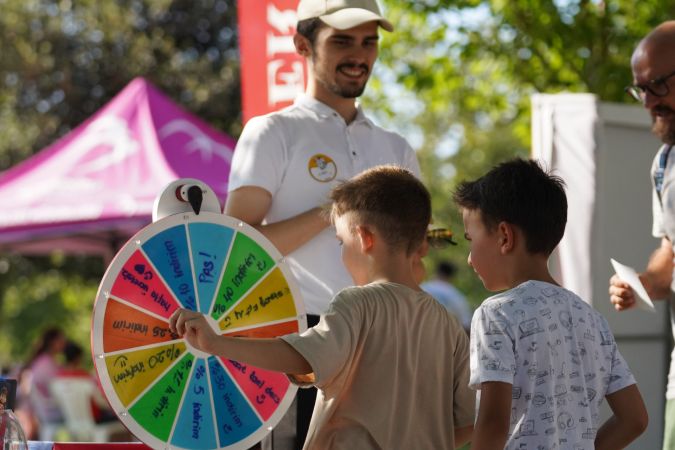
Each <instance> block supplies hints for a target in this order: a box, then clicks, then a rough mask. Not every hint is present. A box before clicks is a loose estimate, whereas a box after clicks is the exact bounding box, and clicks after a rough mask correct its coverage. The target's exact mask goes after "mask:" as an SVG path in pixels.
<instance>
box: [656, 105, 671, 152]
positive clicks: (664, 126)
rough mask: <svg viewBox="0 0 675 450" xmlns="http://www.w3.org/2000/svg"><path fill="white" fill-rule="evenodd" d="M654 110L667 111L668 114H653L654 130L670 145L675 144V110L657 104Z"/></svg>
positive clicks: (662, 140)
mask: <svg viewBox="0 0 675 450" xmlns="http://www.w3.org/2000/svg"><path fill="white" fill-rule="evenodd" d="M653 112H657V113H658V112H661V113H666V115H661V116H658V115H657V116H652V118H653V119H652V120H653V126H652V132H653V133H654V134H655V135H656V136H658V137H659V139H661V142H663V143H664V144H668V145H675V111H673V110H672V109H670V108H668V107H667V106H662V105H659V106H656V107H655V108H654V111H653Z"/></svg>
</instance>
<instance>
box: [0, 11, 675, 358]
mask: <svg viewBox="0 0 675 450" xmlns="http://www.w3.org/2000/svg"><path fill="white" fill-rule="evenodd" d="M381 1H382V2H383V3H384V6H385V8H386V10H387V15H388V16H389V17H390V18H391V20H392V22H394V24H395V25H396V28H397V29H396V31H395V32H394V33H391V34H389V33H383V39H382V50H381V62H380V63H379V64H378V68H377V73H376V77H375V78H374V79H373V80H372V81H371V83H370V85H369V88H368V89H367V90H366V92H367V97H366V98H365V99H364V103H365V105H366V107H367V109H368V111H369V112H373V113H374V114H375V115H376V116H377V118H378V119H379V121H380V122H382V123H384V124H385V125H386V126H387V127H389V128H395V129H397V130H399V131H400V132H402V133H403V134H405V135H406V136H407V137H408V138H409V139H410V140H411V142H412V143H413V144H414V145H415V147H418V148H419V152H418V154H419V158H420V163H421V166H422V173H423V177H424V179H425V182H426V183H427V185H428V186H429V188H430V190H431V192H432V196H433V204H434V210H435V214H434V216H435V221H436V224H438V225H445V226H448V225H449V226H451V228H452V229H453V230H454V231H455V232H456V234H457V235H458V236H457V237H456V240H457V241H458V242H459V246H457V247H451V248H450V249H445V250H440V251H439V250H433V251H432V254H431V256H432V260H437V259H440V257H441V256H449V257H450V258H451V259H453V260H455V262H457V263H458V265H459V266H460V267H463V268H464V270H463V272H462V273H461V274H460V278H459V280H458V283H457V284H458V285H459V287H460V288H461V289H462V290H463V291H465V292H467V293H468V294H469V296H470V298H471V300H472V302H473V303H474V304H477V303H478V302H480V301H481V300H482V299H483V298H484V297H485V295H486V294H487V293H485V291H484V290H483V289H482V287H481V284H480V281H479V280H478V279H477V278H476V277H475V275H474V274H472V273H471V270H470V269H469V268H468V267H467V266H466V264H465V259H466V255H467V248H466V243H465V242H464V241H463V239H462V238H461V235H462V224H461V220H460V218H459V216H458V214H457V211H456V210H455V208H454V207H453V205H452V203H451V200H450V193H451V191H452V190H453V189H454V187H455V185H456V183H457V182H458V181H459V180H462V179H470V178H475V177H477V176H479V175H480V174H482V173H483V172H485V170H486V169H487V168H488V167H490V166H492V165H493V164H495V163H497V162H499V161H501V160H504V159H506V158H509V157H512V156H515V155H521V156H526V155H528V153H529V146H530V137H529V133H530V132H529V123H530V100H529V98H530V95H531V94H533V93H536V92H542V93H556V92H561V91H569V92H592V93H595V94H597V95H598V96H599V98H600V99H602V100H607V101H624V100H626V99H625V97H624V94H623V90H622V89H623V86H624V85H626V84H627V83H628V82H629V80H630V72H629V70H628V64H629V57H630V54H631V52H632V49H633V47H634V45H635V43H636V42H637V41H638V40H639V39H640V38H641V37H642V36H643V35H644V34H646V33H647V32H648V31H649V29H651V28H652V27H653V26H654V25H656V24H658V23H660V22H661V21H663V20H666V19H668V18H671V17H674V16H675V14H674V13H675V3H673V2H672V1H665V0H639V1H638V0H605V1H601V0H591V1H589V0H556V1H553V0H406V1H402V0H381ZM0 39H1V40H2V43H3V45H2V46H0V170H2V169H5V168H8V167H10V166H12V165H13V164H16V163H17V162H19V161H21V160H23V159H25V158H26V157H28V156H29V155H31V154H33V153H35V152H36V151H38V150H40V149H41V148H44V147H45V146H46V145H48V144H50V143H52V142H54V141H55V140H56V139H57V138H59V137H60V136H63V135H64V134H66V133H67V132H68V131H70V130H72V129H73V128H74V127H76V126H77V125H78V124H80V123H81V122H82V121H83V120H85V119H86V118H88V117H89V116H90V115H91V114H92V113H93V112H95V111H96V110H97V109H98V108H99V107H101V106H102V105H104V104H105V103H106V102H107V101H109V100H110V99H111V98H112V97H113V96H114V95H115V94H116V93H117V92H119V91H120V89H122V88H123V87H124V86H125V85H126V84H127V83H128V82H129V81H130V80H131V79H133V78H134V77H136V76H145V77H146V78H148V79H149V80H150V81H151V82H153V83H154V84H155V85H156V86H158V87H159V88H160V89H161V90H163V91H164V92H165V93H167V94H168V95H169V96H171V97H173V99H174V100H175V101H177V102H178V103H179V104H181V105H183V106H184V107H186V108H187V109H189V110H191V111H192V112H194V113H196V114H197V115H199V116H200V117H202V118H203V119H205V120H206V121H208V122H210V123H211V124H212V125H214V126H216V127H218V128H219V129H221V130H224V131H226V132H229V133H230V134H231V135H232V136H235V137H236V136H238V135H239V132H240V130H241V117H240V96H239V59H238V51H237V47H236V45H237V30H236V11H235V0H116V1H98V0H78V1H73V0H0ZM3 213H11V212H4V211H3ZM102 272H103V267H102V262H100V261H97V260H91V259H83V258H73V257H65V256H63V255H52V256H51V257H48V258H27V257H19V256H10V255H0V365H3V364H6V363H7V362H8V361H9V360H8V358H13V359H14V360H16V359H17V358H21V357H23V356H25V354H26V353H27V352H28V351H29V350H30V342H31V341H32V339H33V338H34V337H35V336H36V335H37V334H38V333H39V332H40V331H41V329H42V328H43V327H44V326H46V325H50V324H61V325H62V326H63V327H64V328H66V331H67V332H68V333H69V334H71V335H72V337H75V338H77V339H79V340H80V341H81V342H82V343H84V344H86V343H87V340H86V339H87V335H88V332H89V314H90V311H91V307H92V304H91V302H93V297H94V295H95V291H96V287H97V286H98V283H99V281H100V279H101V274H102ZM83 299H91V300H88V301H83Z"/></svg>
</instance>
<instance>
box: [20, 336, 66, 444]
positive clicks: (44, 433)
mask: <svg viewBox="0 0 675 450" xmlns="http://www.w3.org/2000/svg"><path fill="white" fill-rule="evenodd" d="M65 346H66V335H65V334H64V333H63V331H62V330H61V329H60V328H58V327H50V328H47V329H46V330H44V332H43V333H42V334H41V336H40V339H39V340H38V341H37V343H36V348H35V350H34V351H33V354H32V355H31V357H30V358H29V359H28V362H27V363H26V370H27V371H28V373H27V374H25V377H23V376H22V381H24V380H25V381H27V382H28V383H29V384H30V386H29V391H28V392H29V393H28V395H29V399H30V405H31V408H32V410H33V411H34V413H35V415H36V417H37V419H38V422H39V429H40V432H39V437H40V439H41V440H52V439H53V435H52V433H53V432H54V430H55V429H56V427H57V425H58V424H61V423H63V414H62V412H61V410H60V409H59V407H58V405H57V404H56V402H55V401H54V398H53V397H52V395H51V392H50V390H49V383H50V382H51V380H52V379H53V378H54V377H55V376H56V374H57V373H58V372H59V371H60V370H61V363H60V361H59V357H60V356H61V354H62V352H63V349H64V348H65Z"/></svg>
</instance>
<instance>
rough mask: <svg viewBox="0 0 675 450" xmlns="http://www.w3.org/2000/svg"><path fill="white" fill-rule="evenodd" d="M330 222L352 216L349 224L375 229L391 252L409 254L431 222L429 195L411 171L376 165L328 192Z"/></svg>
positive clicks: (421, 240) (415, 247)
mask: <svg viewBox="0 0 675 450" xmlns="http://www.w3.org/2000/svg"><path fill="white" fill-rule="evenodd" d="M330 200H331V201H332V207H331V213H330V214H331V219H334V218H335V217H338V216H342V215H344V214H346V213H352V215H353V217H354V222H356V223H352V225H369V226H372V227H374V228H375V229H377V231H378V232H379V233H380V235H381V236H382V238H383V239H384V241H385V242H386V243H387V244H388V245H389V246H390V247H392V248H394V249H401V250H404V251H405V252H406V254H408V255H410V254H411V253H412V252H413V251H415V250H417V249H418V248H419V247H420V245H421V244H422V242H423V241H424V239H425V236H426V230H427V227H428V225H429V222H430V220H431V196H430V195H429V191H427V189H426V187H424V185H423V184H422V182H421V181H420V180H418V179H417V178H416V177H415V176H414V175H413V174H412V172H410V171H409V170H406V169H403V168H401V167H397V166H377V167H373V168H371V169H368V170H366V171H364V172H362V173H361V174H359V175H357V176H356V177H354V178H352V179H351V180H348V181H344V182H343V183H341V184H339V185H338V186H336V187H335V188H333V190H332V191H331V193H330Z"/></svg>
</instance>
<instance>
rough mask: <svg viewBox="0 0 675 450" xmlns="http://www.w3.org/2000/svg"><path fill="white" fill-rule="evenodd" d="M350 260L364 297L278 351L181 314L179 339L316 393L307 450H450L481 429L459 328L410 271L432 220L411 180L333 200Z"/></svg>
mask: <svg viewBox="0 0 675 450" xmlns="http://www.w3.org/2000/svg"><path fill="white" fill-rule="evenodd" d="M331 200H332V202H333V204H332V209H331V219H332V221H333V224H334V225H335V230H336V235H337V238H338V240H339V241H340V243H341V245H342V260H343V263H344V265H345V267H346V268H347V270H348V271H349V273H350V274H351V276H352V278H353V279H354V282H355V284H356V285H357V287H352V288H347V289H344V290H343V291H341V292H340V293H338V294H337V295H336V296H335V298H334V299H333V301H332V303H331V306H330V308H329V310H328V312H327V313H326V314H324V315H323V316H321V321H320V322H319V324H318V325H316V326H315V327H313V328H310V329H308V330H307V331H305V332H304V333H302V334H300V335H298V334H291V335H287V336H283V337H281V338H275V339H247V338H232V337H224V336H219V335H218V334H217V333H216V332H215V331H214V330H213V329H212V328H211V327H210V325H208V323H207V321H206V320H205V319H204V317H203V316H202V315H201V314H199V313H196V312H194V311H188V310H178V311H176V312H175V313H174V315H173V316H172V317H171V328H172V330H174V331H176V332H177V333H178V334H180V335H182V336H185V338H186V339H187V340H188V342H189V343H190V344H191V345H193V346H194V347H196V348H198V349H200V350H203V351H205V352H207V353H211V354H215V355H219V356H225V357H227V358H231V359H235V360H238V361H241V362H245V363H249V364H252V365H254V366H258V367H261V368H264V369H269V370H276V371H279V372H284V373H286V374H288V375H289V377H290V378H291V380H293V381H294V382H295V383H297V384H300V385H315V386H317V387H318V388H319V395H318V398H317V404H316V406H315V409H314V414H313V416H312V422H311V424H310V429H309V433H308V437H307V441H306V443H305V448H306V449H321V450H324V449H348V450H355V449H359V450H361V449H375V448H384V449H396V448H400V449H452V448H454V447H457V446H461V445H462V444H463V443H465V442H466V441H467V440H468V439H469V436H470V435H471V431H472V428H473V420H474V402H475V396H474V394H473V392H472V391H471V390H469V388H468V376H469V346H468V339H467V336H466V333H465V332H464V331H463V329H462V326H461V324H459V322H458V321H457V320H456V319H455V318H454V317H453V316H452V315H451V314H449V313H448V312H447V311H446V310H445V308H443V306H441V305H440V304H439V303H438V302H436V301H435V300H434V299H433V298H432V297H430V296H429V295H428V294H426V293H424V292H423V291H422V290H421V289H420V288H419V286H418V285H417V282H416V281H415V277H414V275H413V270H412V269H413V263H414V262H415V261H416V259H417V258H419V253H420V252H421V251H422V248H423V245H424V243H425V234H426V229H427V225H428V224H429V221H430V218H431V204H430V198H429V193H428V191H427V190H426V188H425V187H424V186H423V185H422V183H421V182H420V181H419V180H417V179H416V178H415V177H414V176H413V175H412V174H411V173H410V172H408V171H407V170H404V169H400V168H397V167H393V166H381V167H376V168H373V169H370V170H367V171H365V172H363V173H362V174H361V175H359V176H357V177H355V178H353V179H352V180H349V181H347V182H344V183H343V184H341V185H339V186H338V187H336V188H335V189H333V191H332V192H331Z"/></svg>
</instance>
